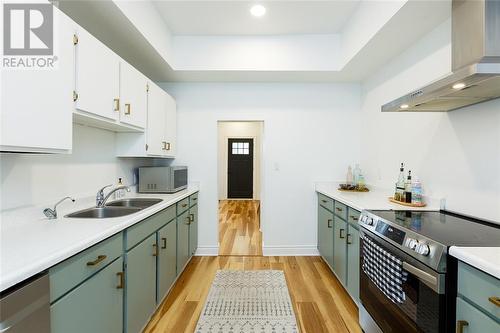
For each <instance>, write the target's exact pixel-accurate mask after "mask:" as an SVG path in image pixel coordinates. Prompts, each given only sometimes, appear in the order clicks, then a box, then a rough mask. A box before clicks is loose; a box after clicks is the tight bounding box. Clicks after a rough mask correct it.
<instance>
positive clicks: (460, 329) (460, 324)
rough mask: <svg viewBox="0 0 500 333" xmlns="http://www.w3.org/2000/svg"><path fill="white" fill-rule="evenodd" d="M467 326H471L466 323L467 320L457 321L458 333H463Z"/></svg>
mask: <svg viewBox="0 0 500 333" xmlns="http://www.w3.org/2000/svg"><path fill="white" fill-rule="evenodd" d="M465 326H469V323H468V322H466V321H465V320H458V321H457V333H463V332H464V327H465Z"/></svg>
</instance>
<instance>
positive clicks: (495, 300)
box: [488, 296, 500, 306]
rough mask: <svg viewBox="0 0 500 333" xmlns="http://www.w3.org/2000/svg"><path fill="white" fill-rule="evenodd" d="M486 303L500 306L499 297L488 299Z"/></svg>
mask: <svg viewBox="0 0 500 333" xmlns="http://www.w3.org/2000/svg"><path fill="white" fill-rule="evenodd" d="M488 301H490V302H491V303H493V304H495V305H496V306H500V297H498V296H491V297H488Z"/></svg>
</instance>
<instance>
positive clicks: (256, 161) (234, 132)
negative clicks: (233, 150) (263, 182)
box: [217, 121, 263, 200]
mask: <svg viewBox="0 0 500 333" xmlns="http://www.w3.org/2000/svg"><path fill="white" fill-rule="evenodd" d="M262 130H263V122H261V121H221V122H219V123H218V163H217V170H218V172H217V174H218V183H219V190H218V192H219V200H225V199H227V156H228V151H227V149H228V145H227V140H228V139H230V138H253V145H254V149H253V199H254V200H260V167H261V146H262Z"/></svg>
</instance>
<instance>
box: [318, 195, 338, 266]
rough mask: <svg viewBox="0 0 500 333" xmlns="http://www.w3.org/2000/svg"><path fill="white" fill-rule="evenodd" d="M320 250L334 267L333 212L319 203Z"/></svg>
mask: <svg viewBox="0 0 500 333" xmlns="http://www.w3.org/2000/svg"><path fill="white" fill-rule="evenodd" d="M318 250H319V254H320V255H321V256H322V257H323V259H325V261H326V262H327V263H328V264H329V265H330V268H332V269H333V267H334V266H333V213H332V212H330V211H329V210H328V209H326V208H324V207H323V206H321V205H318Z"/></svg>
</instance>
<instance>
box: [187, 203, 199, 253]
mask: <svg viewBox="0 0 500 333" xmlns="http://www.w3.org/2000/svg"><path fill="white" fill-rule="evenodd" d="M189 217H190V218H191V222H190V224H189V255H190V256H193V255H194V254H195V252H196V249H197V248H198V205H194V206H193V207H191V208H189Z"/></svg>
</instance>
